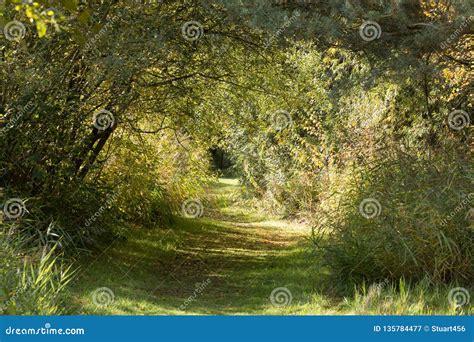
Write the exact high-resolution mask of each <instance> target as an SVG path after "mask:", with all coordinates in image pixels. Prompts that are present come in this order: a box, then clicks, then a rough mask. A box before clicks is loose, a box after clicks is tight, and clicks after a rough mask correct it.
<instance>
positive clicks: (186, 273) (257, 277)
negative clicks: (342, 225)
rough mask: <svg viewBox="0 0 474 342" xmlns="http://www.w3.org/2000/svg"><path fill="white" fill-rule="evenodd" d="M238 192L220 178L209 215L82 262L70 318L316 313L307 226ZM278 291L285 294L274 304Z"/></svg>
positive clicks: (135, 236) (135, 235) (146, 232)
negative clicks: (273, 214) (260, 208)
mask: <svg viewBox="0 0 474 342" xmlns="http://www.w3.org/2000/svg"><path fill="white" fill-rule="evenodd" d="M238 192H239V186H238V184H237V182H236V181H235V180H230V179H221V180H220V181H219V183H218V184H215V185H214V186H212V187H211V188H210V189H209V201H205V203H208V204H210V205H209V206H210V207H211V208H214V209H211V210H206V207H207V204H206V206H205V208H204V215H203V217H201V218H197V219H187V218H177V221H176V222H175V223H174V224H173V226H171V227H169V228H167V229H162V228H157V229H143V228H142V229H135V230H133V232H132V233H131V234H130V236H129V237H128V240H127V241H125V242H124V241H120V242H117V243H115V244H112V245H110V246H108V247H107V248H104V250H102V252H101V253H100V254H98V255H96V256H94V257H90V258H86V259H85V260H81V261H80V264H81V265H82V266H81V269H80V270H79V276H78V277H77V278H76V279H75V281H74V285H72V289H71V301H72V307H71V311H72V313H75V314H116V315H127V314H128V315H130V314H131V315H161V314H172V315H174V314H297V313H300V314H310V313H316V312H315V311H314V309H315V307H314V304H313V305H311V306H309V305H308V304H309V303H311V302H312V303H314V302H315V301H316V302H318V303H321V304H322V303H323V302H324V301H322V300H321V299H320V298H319V299H318V298H315V295H314V294H313V293H314V286H315V279H314V274H315V273H316V272H314V265H313V264H314V259H313V258H312V257H311V254H310V252H309V248H308V242H307V240H305V238H306V237H307V236H308V235H309V228H308V227H307V226H303V225H298V224H292V223H289V222H286V221H282V220H278V219H271V218H269V217H262V216H259V215H258V214H257V213H255V212H252V211H249V210H248V209H245V206H243V205H242V204H240V205H239V203H238V200H237V198H238ZM216 208H218V209H216ZM311 268H313V269H312V270H311ZM276 288H284V289H280V290H278V295H276V296H274V298H275V300H274V303H272V301H271V300H270V297H271V293H272V291H273V290H274V289H276ZM112 297H113V300H112ZM290 297H291V301H290ZM93 298H94V299H95V300H94V299H93ZM101 304H105V305H101ZM326 304H327V303H326ZM310 307H311V308H310Z"/></svg>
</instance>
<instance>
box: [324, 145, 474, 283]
mask: <svg viewBox="0 0 474 342" xmlns="http://www.w3.org/2000/svg"><path fill="white" fill-rule="evenodd" d="M448 151H449V153H450V154H446V153H443V151H441V150H437V151H413V150H411V149H410V150H403V148H400V147H395V146H391V147H387V148H386V149H380V150H379V151H378V152H377V153H378V154H377V155H375V156H374V157H373V158H367V159H366V160H365V163H364V164H363V165H353V166H350V167H348V168H347V169H345V170H344V171H343V172H342V173H335V174H334V176H333V177H332V179H330V180H329V181H328V182H327V183H326V184H325V188H326V190H325V191H324V192H323V193H322V194H321V202H320V206H319V208H318V209H317V211H316V216H315V242H316V245H317V246H318V247H320V248H323V249H324V262H325V263H326V265H328V266H329V267H330V269H331V270H332V271H333V273H334V274H335V275H336V276H337V277H339V278H346V279H347V278H352V280H357V281H360V280H362V279H369V280H372V281H373V280H377V279H384V278H389V279H399V278H401V277H404V278H405V279H412V280H421V279H422V278H425V277H427V278H428V279H430V280H431V281H433V282H450V281H453V280H457V281H460V282H464V283H466V284H468V283H469V282H472V280H473V279H474V255H473V251H474V231H473V229H472V219H470V218H469V216H468V211H469V204H468V203H469V201H470V200H472V193H471V192H470V191H471V190H472V189H471V188H470V184H471V182H472V173H469V172H468V170H466V167H465V166H466V165H467V164H466V163H467V160H466V156H465V155H464V152H465V151H459V153H458V154H457V155H453V153H454V150H452V149H450V150H448ZM459 206H461V207H462V208H458V209H456V208H457V207H459ZM451 213H456V215H452V214H451ZM448 217H449V220H447V218H448Z"/></svg>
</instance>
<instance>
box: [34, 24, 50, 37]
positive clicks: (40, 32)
mask: <svg viewBox="0 0 474 342" xmlns="http://www.w3.org/2000/svg"><path fill="white" fill-rule="evenodd" d="M36 30H37V31H38V37H40V38H42V37H44V36H45V35H46V31H47V30H48V27H47V26H46V24H45V23H44V22H42V21H37V22H36Z"/></svg>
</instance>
